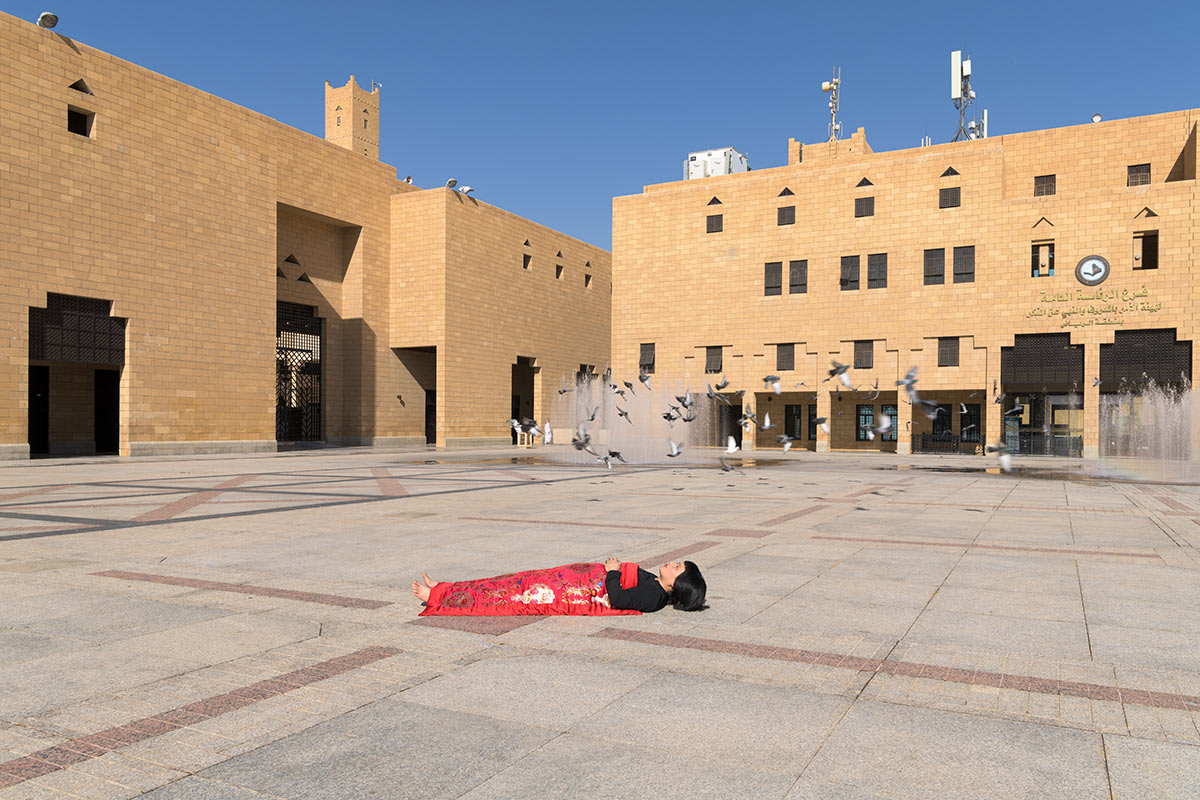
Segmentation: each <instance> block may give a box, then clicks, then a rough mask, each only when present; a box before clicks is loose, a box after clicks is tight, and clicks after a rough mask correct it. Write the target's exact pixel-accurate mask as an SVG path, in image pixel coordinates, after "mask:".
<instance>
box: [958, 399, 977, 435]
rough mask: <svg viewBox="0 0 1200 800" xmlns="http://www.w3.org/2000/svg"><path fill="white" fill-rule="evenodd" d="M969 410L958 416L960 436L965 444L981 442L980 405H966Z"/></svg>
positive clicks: (961, 412)
mask: <svg viewBox="0 0 1200 800" xmlns="http://www.w3.org/2000/svg"><path fill="white" fill-rule="evenodd" d="M964 405H966V407H967V410H966V411H961V410H960V413H959V416H958V435H959V437H960V438H961V439H962V440H963V441H964V442H978V441H981V436H980V433H979V411H980V407H979V403H965V404H964Z"/></svg>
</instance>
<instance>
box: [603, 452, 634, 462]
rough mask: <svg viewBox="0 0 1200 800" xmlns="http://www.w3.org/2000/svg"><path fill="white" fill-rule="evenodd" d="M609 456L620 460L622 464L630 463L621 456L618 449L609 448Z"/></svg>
mask: <svg viewBox="0 0 1200 800" xmlns="http://www.w3.org/2000/svg"><path fill="white" fill-rule="evenodd" d="M608 457H609V458H615V459H616V460H617V461H620V462H621V463H622V464H628V463H629V462H628V461H626V460H625V459H624V458H622V457H621V453H620V451H618V450H609V451H608Z"/></svg>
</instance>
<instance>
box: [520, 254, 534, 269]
mask: <svg viewBox="0 0 1200 800" xmlns="http://www.w3.org/2000/svg"><path fill="white" fill-rule="evenodd" d="M532 262H533V256H531V255H529V253H524V254H523V255H522V256H521V268H522V269H529V265H530V264H531V263H532Z"/></svg>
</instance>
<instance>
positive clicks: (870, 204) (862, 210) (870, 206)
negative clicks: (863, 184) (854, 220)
mask: <svg viewBox="0 0 1200 800" xmlns="http://www.w3.org/2000/svg"><path fill="white" fill-rule="evenodd" d="M854 216H855V217H873V216H875V198H874V197H856V198H854Z"/></svg>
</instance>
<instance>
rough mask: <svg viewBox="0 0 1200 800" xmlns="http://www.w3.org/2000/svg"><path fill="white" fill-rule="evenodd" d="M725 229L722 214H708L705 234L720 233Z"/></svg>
mask: <svg viewBox="0 0 1200 800" xmlns="http://www.w3.org/2000/svg"><path fill="white" fill-rule="evenodd" d="M724 228H725V215H724V214H709V215H708V229H707V233H720V232H721V231H722V230H724Z"/></svg>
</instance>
